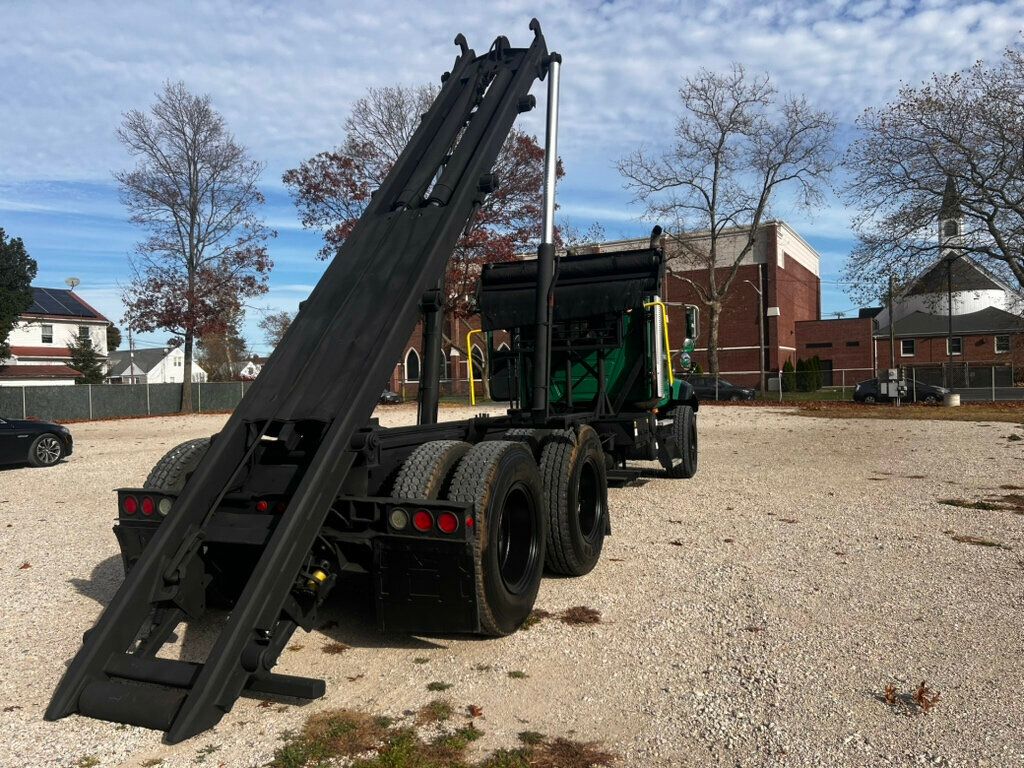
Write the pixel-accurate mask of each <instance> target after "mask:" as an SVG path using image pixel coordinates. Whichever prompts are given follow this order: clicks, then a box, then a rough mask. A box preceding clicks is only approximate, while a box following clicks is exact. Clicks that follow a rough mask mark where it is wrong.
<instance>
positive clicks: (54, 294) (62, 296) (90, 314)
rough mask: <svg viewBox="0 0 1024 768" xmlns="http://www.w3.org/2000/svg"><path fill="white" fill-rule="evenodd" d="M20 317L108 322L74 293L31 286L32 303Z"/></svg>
mask: <svg viewBox="0 0 1024 768" xmlns="http://www.w3.org/2000/svg"><path fill="white" fill-rule="evenodd" d="M22 315H32V316H38V315H42V316H45V317H66V318H74V319H76V320H100V321H102V322H104V323H107V322H110V321H109V320H107V318H105V317H104V316H103V315H101V314H100V313H99V312H97V311H96V310H95V309H94V308H93V307H91V306H90V305H89V304H88V303H87V302H86V301H85V299H83V298H82V297H81V296H79V295H78V294H77V293H75V292H74V291H69V290H67V289H64V288H37V287H36V286H32V303H31V304H30V305H29V307H28V309H26V310H25V311H24V312H22Z"/></svg>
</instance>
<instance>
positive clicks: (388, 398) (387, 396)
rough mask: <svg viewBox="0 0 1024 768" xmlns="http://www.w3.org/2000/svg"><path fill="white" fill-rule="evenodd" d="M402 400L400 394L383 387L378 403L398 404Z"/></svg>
mask: <svg viewBox="0 0 1024 768" xmlns="http://www.w3.org/2000/svg"><path fill="white" fill-rule="evenodd" d="M401 402H402V396H401V395H400V394H398V393H397V392H392V391H391V390H390V389H385V390H384V391H383V392H381V393H380V404H381V405H399V404H400V403H401Z"/></svg>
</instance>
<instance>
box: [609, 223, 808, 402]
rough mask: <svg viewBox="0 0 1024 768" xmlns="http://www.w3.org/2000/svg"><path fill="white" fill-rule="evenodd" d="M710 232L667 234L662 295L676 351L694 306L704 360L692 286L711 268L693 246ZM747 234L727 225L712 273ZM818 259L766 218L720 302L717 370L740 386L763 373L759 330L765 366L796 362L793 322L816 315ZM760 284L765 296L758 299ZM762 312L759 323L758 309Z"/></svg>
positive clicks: (703, 313) (720, 272)
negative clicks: (680, 238) (677, 238)
mask: <svg viewBox="0 0 1024 768" xmlns="http://www.w3.org/2000/svg"><path fill="white" fill-rule="evenodd" d="M707 239H708V238H707V236H706V235H702V234H700V233H696V234H694V235H691V236H689V237H687V238H686V239H685V240H684V243H685V246H684V245H681V244H680V243H678V242H676V241H674V240H673V239H672V238H668V239H667V240H666V243H665V248H666V256H667V263H668V275H667V279H666V281H665V282H666V285H665V296H663V297H662V298H663V299H664V300H665V301H666V302H667V303H668V305H669V329H670V341H671V342H672V344H673V353H674V354H678V352H679V349H678V347H677V346H676V345H677V344H679V345H681V344H682V341H683V331H682V329H683V328H685V327H686V325H685V315H684V313H685V311H686V309H685V306H686V305H691V306H695V307H696V308H697V317H698V323H697V326H698V333H697V343H696V345H695V347H696V348H695V351H694V362H695V363H696V364H699V365H700V366H701V368H702V370H705V371H707V370H708V368H709V366H708V339H709V337H710V318H709V313H708V311H707V307H706V306H704V304H703V303H702V302H701V299H700V294H699V291H698V289H697V288H696V287H695V284H696V285H697V286H701V287H706V286H707V284H708V270H707V268H706V267H701V266H697V265H695V263H694V258H693V257H692V256H690V255H689V254H690V253H692V252H696V253H706V252H707V250H708V249H707V246H706V245H705V243H706V241H707ZM745 239H746V230H745V229H731V230H730V229H727V230H724V231H723V232H722V236H721V239H720V240H719V242H718V252H719V256H718V260H717V265H718V266H716V280H717V281H718V283H719V284H721V283H722V282H723V281H724V280H725V279H726V278H727V276H728V273H729V270H730V269H731V267H732V264H733V263H734V262H735V261H736V258H737V256H738V255H739V253H740V251H741V249H742V247H743V244H744V242H745ZM647 242H648V241H647V239H646V238H643V239H637V240H626V241H620V242H615V243H606V244H602V245H601V246H598V247H597V248H596V249H594V250H597V251H598V252H600V251H601V250H605V249H607V250H618V249H626V248H629V247H630V246H631V245H634V246H635V247H637V248H640V247H645V246H646V245H647ZM820 262H821V258H820V256H819V255H818V252H817V251H815V250H814V248H812V247H811V246H810V245H809V244H808V243H807V242H806V241H805V240H804V239H803V238H802V237H800V235H799V234H798V233H797V232H796V230H794V229H793V228H792V227H790V226H789V225H788V224H786V223H785V222H783V221H770V222H767V223H765V224H763V225H762V226H761V228H760V230H759V231H758V233H757V239H756V241H755V243H754V247H753V248H752V249H751V252H750V253H748V254H747V255H746V256H744V257H743V260H742V261H741V262H740V265H739V267H738V268H737V273H736V277H735V280H734V282H733V284H732V287H731V288H730V290H729V292H728V294H727V295H726V298H725V300H724V302H723V305H722V310H721V314H720V316H719V327H718V364H719V369H720V373H721V375H722V376H724V377H727V378H728V379H729V381H730V382H732V383H734V384H740V385H744V386H757V385H758V383H759V381H760V376H761V363H760V357H761V349H762V346H761V339H760V333H761V329H762V325H763V329H764V367H765V370H766V371H767V372H771V371H778V370H779V369H780V367H781V366H782V365H784V364H785V362H786V360H789V361H791V362H793V363H795V362H796V354H797V327H798V324H799V323H801V322H802V321H805V320H816V319H818V318H819V317H821V279H820ZM758 291H760V292H761V296H762V297H763V301H761V302H759V297H758ZM759 304H760V308H761V310H762V311H763V313H764V318H763V320H764V322H763V324H762V322H761V321H760V319H759V315H758V310H759Z"/></svg>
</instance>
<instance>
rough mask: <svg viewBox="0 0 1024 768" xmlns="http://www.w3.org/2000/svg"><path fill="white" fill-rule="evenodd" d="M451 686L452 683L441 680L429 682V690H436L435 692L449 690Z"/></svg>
mask: <svg viewBox="0 0 1024 768" xmlns="http://www.w3.org/2000/svg"><path fill="white" fill-rule="evenodd" d="M451 687H452V684H451V683H443V682H441V681H440V680H434V681H433V682H430V683H427V690H428V691H434V692H435V693H439V692H441V691H447V690H448V689H449V688H451Z"/></svg>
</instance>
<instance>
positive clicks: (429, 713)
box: [416, 699, 455, 725]
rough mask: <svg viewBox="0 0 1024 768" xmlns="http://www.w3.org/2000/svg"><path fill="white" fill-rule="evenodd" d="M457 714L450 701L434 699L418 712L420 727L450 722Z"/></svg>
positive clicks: (417, 720)
mask: <svg viewBox="0 0 1024 768" xmlns="http://www.w3.org/2000/svg"><path fill="white" fill-rule="evenodd" d="M453 714H455V707H454V706H453V705H452V703H451V702H450V701H449V700H448V699H434V700H433V701H429V702H427V703H426V704H424V705H423V706H422V707H420V708H419V709H418V710H417V712H416V723H417V724H418V725H432V724H434V723H443V722H445V721H446V720H450V719H451V717H452V715H453Z"/></svg>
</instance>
